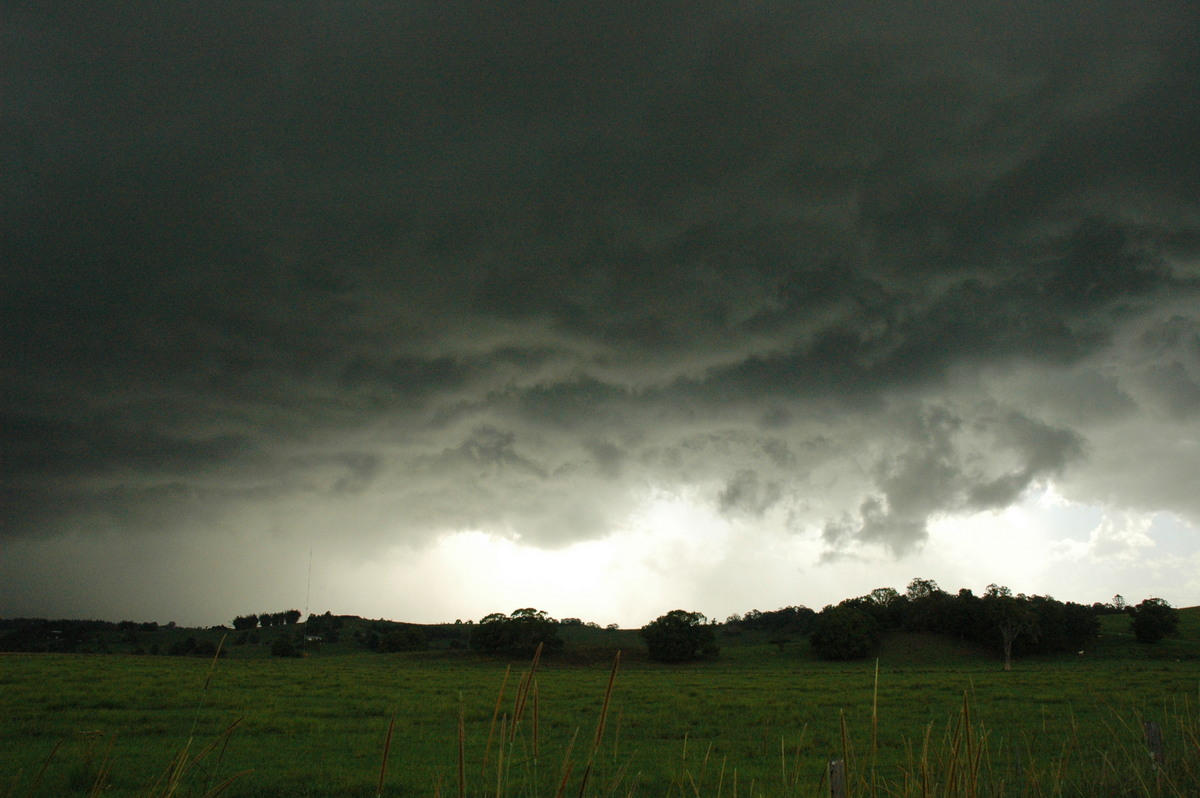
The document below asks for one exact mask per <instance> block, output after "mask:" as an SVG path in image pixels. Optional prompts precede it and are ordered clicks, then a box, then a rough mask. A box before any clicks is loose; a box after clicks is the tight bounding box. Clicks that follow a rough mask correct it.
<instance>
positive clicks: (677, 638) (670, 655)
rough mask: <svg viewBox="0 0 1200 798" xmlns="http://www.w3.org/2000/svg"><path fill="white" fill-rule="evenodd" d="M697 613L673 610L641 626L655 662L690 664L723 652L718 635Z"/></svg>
mask: <svg viewBox="0 0 1200 798" xmlns="http://www.w3.org/2000/svg"><path fill="white" fill-rule="evenodd" d="M706 621H707V619H706V618H705V617H704V616H703V615H702V614H700V613H698V612H687V611H686V610H671V611H670V612H668V613H667V614H666V615H660V616H659V617H658V618H656V619H655V620H653V621H651V622H650V623H648V624H646V625H645V626H643V627H642V630H641V631H642V639H643V640H645V641H646V649H647V650H648V651H649V653H650V657H651V658H652V659H656V660H658V661H660V662H687V661H689V660H694V659H710V658H714V657H716V656H717V655H718V654H719V653H720V649H719V648H718V647H717V636H716V633H715V632H714V630H713V628H712V626H710V625H709V624H708V623H706Z"/></svg>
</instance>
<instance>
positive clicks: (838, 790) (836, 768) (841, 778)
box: [829, 759, 846, 798]
mask: <svg viewBox="0 0 1200 798" xmlns="http://www.w3.org/2000/svg"><path fill="white" fill-rule="evenodd" d="M829 798H846V760H844V759H831V760H829Z"/></svg>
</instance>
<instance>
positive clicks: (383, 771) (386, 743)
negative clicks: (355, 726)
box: [375, 709, 397, 798]
mask: <svg viewBox="0 0 1200 798" xmlns="http://www.w3.org/2000/svg"><path fill="white" fill-rule="evenodd" d="M396 712H397V710H394V709H393V710H392V717H391V720H389V721H388V728H387V735H386V736H385V737H384V738H383V762H382V763H381V764H380V765H379V783H378V784H377V785H376V787H375V798H380V796H382V795H383V779H384V777H385V776H386V775H387V766H388V753H389V752H390V751H391V748H392V731H393V730H394V729H395V728H396Z"/></svg>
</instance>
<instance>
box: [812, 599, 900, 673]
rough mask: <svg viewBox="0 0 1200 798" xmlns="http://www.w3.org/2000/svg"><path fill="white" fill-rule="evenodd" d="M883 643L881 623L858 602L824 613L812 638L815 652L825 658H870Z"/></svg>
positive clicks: (841, 605)
mask: <svg viewBox="0 0 1200 798" xmlns="http://www.w3.org/2000/svg"><path fill="white" fill-rule="evenodd" d="M882 640H883V635H882V632H881V631H880V629H879V623H878V622H877V621H876V620H875V618H873V617H872V616H871V614H870V612H868V611H867V610H865V609H863V607H862V606H861V605H859V604H858V603H856V602H855V600H854V599H851V600H849V601H847V602H844V603H842V604H839V605H838V606H836V607H826V608H825V609H823V610H821V612H820V614H819V615H817V622H816V625H815V626H814V628H813V632H812V635H810V636H809V642H810V643H811V644H812V649H813V652H815V653H816V655H817V656H818V657H820V658H821V659H862V658H864V657H869V656H870V655H871V654H874V653H876V652H877V651H878V650H879V645H880V643H881V642H882Z"/></svg>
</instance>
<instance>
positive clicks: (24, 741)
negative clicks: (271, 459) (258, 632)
mask: <svg viewBox="0 0 1200 798" xmlns="http://www.w3.org/2000/svg"><path fill="white" fill-rule="evenodd" d="M1118 620H1119V619H1118ZM1194 620H1195V619H1192V618H1189V621H1188V623H1189V625H1190V624H1191V623H1192V622H1193V621H1194ZM1110 626H1111V628H1106V635H1105V638H1104V639H1103V645H1102V646H1099V647H1098V648H1097V651H1096V652H1092V653H1089V655H1087V656H1084V657H1079V658H1077V659H1072V660H1069V661H1064V660H1058V661H1029V662H1020V663H1018V665H1017V668H1016V670H1014V671H1012V672H1010V673H1005V672H1003V671H1001V670H1000V669H999V663H997V662H995V661H994V660H991V659H989V658H986V657H982V656H980V655H979V653H978V652H975V651H972V650H970V649H963V648H960V647H958V646H956V645H955V644H953V643H949V642H946V641H943V640H936V639H927V638H922V637H920V636H898V637H896V638H893V639H892V640H891V641H889V643H888V646H887V647H886V648H885V650H884V652H883V653H882V655H881V657H880V661H879V673H878V688H877V693H876V670H875V669H876V664H875V662H874V661H871V662H869V663H854V664H831V663H821V662H817V661H815V660H813V659H811V658H810V657H809V656H807V653H806V652H805V651H804V649H803V644H802V643H793V644H789V646H790V648H786V649H785V651H784V652H783V653H780V652H779V651H777V650H776V648H775V647H774V646H771V645H768V644H766V643H765V642H762V641H756V640H753V639H743V640H738V641H729V642H725V650H724V651H723V655H722V658H721V659H720V660H718V661H716V662H709V663H703V664H698V665H689V666H676V667H666V666H662V665H654V664H649V663H645V662H639V661H637V657H636V656H633V657H629V658H627V661H626V662H625V663H624V664H623V665H622V668H621V669H620V671H619V673H618V675H617V677H616V680H615V687H614V690H613V694H612V702H611V706H610V711H609V714H608V716H607V728H606V730H605V735H604V738H603V743H602V745H601V747H600V749H599V752H598V754H597V756H596V757H595V761H594V763H593V768H592V771H591V773H590V776H589V778H590V782H589V783H590V785H591V787H592V788H594V789H591V790H589V794H595V795H602V794H609V793H608V789H609V788H610V787H613V786H614V785H615V789H613V790H612V793H611V794H616V795H628V794H631V793H632V794H636V795H643V796H660V795H705V796H709V795H712V796H715V795H735V794H739V795H749V794H754V795H759V794H762V795H822V794H828V787H827V786H826V785H825V784H824V782H823V779H824V774H825V768H826V763H827V762H828V760H829V759H830V758H834V757H841V756H843V755H844V753H845V752H846V750H847V749H846V746H847V742H846V741H848V746H849V753H850V770H851V776H852V786H857V787H858V788H859V790H858V792H852V793H851V794H870V792H871V790H870V785H871V784H872V774H874V784H875V790H874V793H875V794H878V795H891V794H902V795H922V794H963V795H967V794H975V793H974V792H972V791H969V790H957V791H956V790H952V789H950V788H948V787H945V784H943V789H940V790H938V791H936V792H933V791H929V792H924V791H922V790H921V788H920V771H921V768H922V764H924V765H926V766H927V767H928V768H929V769H930V770H932V771H935V772H937V771H939V768H940V770H941V772H942V775H941V776H939V777H937V778H939V779H941V780H942V781H943V782H945V780H946V778H947V776H946V774H945V772H944V771H945V770H946V769H947V767H958V768H960V770H961V769H962V768H964V767H966V766H970V767H971V768H977V769H978V770H979V771H980V772H981V774H982V775H981V778H980V779H979V780H978V784H979V790H978V792H979V794H990V795H1022V794H1025V795H1038V794H1042V795H1054V794H1067V795H1072V794H1074V795H1126V794H1127V795H1156V794H1162V795H1179V794H1182V795H1200V781H1198V780H1197V779H1198V777H1200V774H1197V773H1196V772H1195V771H1191V772H1188V771H1187V770H1186V768H1189V767H1192V768H1194V767H1195V763H1196V760H1197V759H1200V746H1198V745H1197V738H1196V734H1197V728H1198V725H1200V724H1198V719H1197V714H1200V713H1197V699H1198V698H1200V695H1198V690H1200V670H1198V669H1197V667H1196V660H1194V659H1190V660H1189V659H1186V658H1183V657H1179V658H1178V659H1179V661H1175V660H1176V658H1173V657H1167V656H1163V658H1162V659H1148V658H1147V656H1146V651H1145V650H1144V648H1143V649H1139V648H1133V647H1131V646H1133V645H1134V644H1132V643H1130V642H1129V641H1127V640H1126V639H1124V638H1123V636H1122V635H1123V632H1122V631H1120V627H1117V626H1115V625H1110ZM1191 631H1194V630H1191ZM1192 641H1194V638H1193V637H1192V636H1191V634H1189V633H1185V635H1184V637H1183V638H1181V640H1180V641H1178V642H1176V643H1174V644H1173V645H1175V646H1176V648H1175V649H1170V648H1168V649H1155V652H1157V653H1160V654H1161V653H1162V652H1166V653H1177V654H1178V653H1184V654H1186V653H1188V652H1189V651H1191V648H1190V647H1189V646H1191V645H1192ZM1179 647H1182V648H1179ZM631 653H633V652H631ZM579 659H580V660H585V659H587V658H579ZM606 659H607V658H606V657H602V656H596V657H594V658H592V661H591V662H589V663H587V664H573V663H568V662H563V661H559V662H543V663H542V664H541V666H540V668H539V670H538V672H537V674H536V680H535V681H536V691H535V692H531V693H530V696H529V700H528V702H527V704H526V709H525V713H524V716H523V719H522V722H521V725H520V727H519V730H518V733H517V735H516V736H515V738H514V741H513V742H512V744H511V745H508V744H501V743H500V742H499V738H500V736H501V735H500V734H499V733H497V734H496V735H495V738H494V739H493V742H492V744H491V746H490V747H489V746H488V737H489V729H490V728H491V726H492V719H493V713H494V710H495V708H496V706H497V696H498V694H499V693H500V691H501V686H502V684H506V686H505V688H504V697H503V701H501V702H500V704H499V706H500V713H501V714H502V715H504V716H510V714H511V713H512V711H513V707H514V696H515V694H516V693H517V688H518V682H519V677H520V675H521V673H522V672H523V671H524V670H525V669H526V668H527V667H528V663H525V662H520V663H513V667H512V672H511V675H509V676H508V678H507V682H506V681H505V672H506V663H504V662H501V661H497V660H486V659H479V658H477V657H474V656H471V655H470V654H467V653H464V652H436V653H423V654H408V655H371V654H361V655H338V656H321V655H318V656H315V657H311V658H307V659H302V660H274V659H261V658H247V659H237V658H234V657H231V658H229V659H224V660H221V661H220V662H218V663H216V664H215V666H214V665H213V663H212V662H211V661H205V660H201V659H192V658H165V657H136V656H125V655H110V656H98V655H57V654H30V655H25V654H8V655H3V656H0V796H5V795H11V796H32V795H39V796H41V795H44V796H62V795H86V794H88V793H89V790H90V789H91V788H92V786H93V785H94V784H95V783H96V782H97V777H98V776H100V775H105V776H106V778H105V779H104V780H105V781H106V782H107V783H108V785H109V786H108V789H106V790H104V792H103V794H104V795H111V796H128V795H143V794H147V787H148V785H150V784H151V783H152V782H154V781H155V779H156V778H159V777H161V776H162V774H163V773H164V771H165V770H166V769H167V767H168V765H169V763H170V762H171V761H172V758H173V757H174V756H175V754H176V752H177V751H178V750H179V749H180V748H181V747H183V746H184V745H185V744H187V743H188V741H189V739H190V740H192V742H191V744H190V747H189V752H190V753H191V754H193V755H194V754H196V753H198V752H199V751H200V749H201V747H202V746H203V745H204V744H206V743H208V742H209V741H213V740H218V741H219V742H221V743H223V742H225V741H224V739H222V738H221V735H222V733H223V732H225V731H226V730H227V729H228V728H229V727H230V725H231V724H233V723H235V722H236V721H239V720H240V723H239V724H238V726H237V728H236V729H234V731H233V732H232V733H231V734H230V735H229V737H228V741H227V743H228V744H227V745H224V746H223V747H222V746H220V745H219V746H218V747H217V749H215V750H213V751H212V752H210V753H209V754H208V755H207V756H205V757H204V758H203V759H202V760H201V761H200V762H199V763H198V764H196V765H195V766H194V767H192V768H190V769H189V770H188V771H187V773H186V775H185V778H184V779H183V780H182V783H181V785H180V787H181V788H180V790H179V792H178V794H182V795H203V794H204V793H205V791H206V789H207V788H209V787H211V786H214V785H217V784H219V783H221V781H222V780H223V779H225V778H228V777H229V776H233V775H235V774H238V773H241V772H243V771H252V772H249V773H246V774H245V775H242V776H240V777H239V778H238V779H237V780H236V781H235V782H234V783H233V785H232V786H231V787H230V788H229V790H228V791H227V792H225V793H224V794H226V795H237V796H373V795H376V790H377V783H378V780H379V775H380V766H381V764H382V762H383V761H384V759H383V751H384V745H385V737H386V735H387V732H388V728H389V721H390V719H391V717H392V713H393V712H395V723H394V726H393V727H392V734H391V739H390V744H389V746H388V750H389V755H388V759H387V773H386V777H385V779H384V792H383V794H385V795H396V796H399V795H433V794H435V793H439V792H440V794H441V795H457V794H458V775H457V774H458V766H459V754H458V740H459V732H458V728H459V716H460V711H461V713H462V721H463V730H464V738H463V739H464V755H463V758H462V761H463V763H464V771H465V777H466V780H467V786H468V792H469V793H470V794H472V795H482V794H485V793H486V794H491V795H495V794H497V772H498V771H497V767H496V766H497V764H498V760H500V757H501V756H503V757H504V760H503V761H500V762H499V764H501V772H504V773H506V774H507V779H508V781H507V783H506V784H505V785H504V786H503V787H502V789H501V790H500V792H501V793H502V794H504V795H510V796H514V795H533V794H537V795H554V794H555V791H556V788H557V786H558V785H559V783H560V782H561V774H562V763H563V762H564V760H569V761H570V762H572V767H573V772H572V774H571V777H570V779H569V785H570V788H569V789H568V791H567V794H571V795H575V794H578V789H579V787H578V784H579V780H580V777H581V775H582V773H583V771H584V770H585V768H586V763H587V759H588V753H589V747H590V744H591V741H592V739H593V735H594V732H595V728H596V725H597V721H598V720H599V718H600V709H601V706H602V704H603V699H604V695H605V689H606V686H607V684H608V678H609V664H610V663H609V662H608V661H606ZM964 696H965V698H966V706H967V707H968V711H969V725H970V727H971V729H972V730H973V731H972V734H971V736H970V738H969V739H970V742H969V744H968V742H967V737H966V736H965V735H964V734H963V733H962V732H961V731H960V732H959V733H958V737H957V740H958V742H957V744H956V743H955V742H954V740H955V730H956V729H961V728H962V726H961V725H960V723H961V719H962V718H961V715H962V709H963V706H964ZM873 709H874V710H875V711H877V726H876V727H875V728H876V738H875V739H876V741H877V744H876V745H875V746H874V752H873V746H872V739H873V735H872V728H873V723H872V716H873ZM1142 720H1153V721H1155V722H1157V723H1159V724H1160V725H1161V726H1162V728H1163V730H1164V738H1165V740H1166V745H1167V750H1166V756H1167V765H1168V776H1169V777H1170V778H1169V780H1167V781H1165V782H1164V781H1163V780H1161V779H1158V780H1156V779H1155V776H1154V774H1153V771H1152V770H1151V767H1150V760H1149V756H1148V754H1147V752H1146V749H1145V745H1144V743H1143V741H1142V735H1141V729H1142V727H1141V722H1142ZM535 721H536V723H535ZM843 724H844V725H843ZM535 725H536V729H535ZM535 731H536V740H537V749H538V750H537V754H538V756H537V757H536V760H535V758H534V756H533V753H534V751H533V747H534V736H535ZM926 735H928V736H929V744H928V745H929V748H928V753H926V754H922V746H923V741H924V740H925V738H926ZM1188 735H1191V736H1190V737H1189V736H1188ZM572 740H574V744H573V746H571V743H572ZM568 746H571V750H570V753H568V750H567V749H568ZM485 751H486V758H487V760H488V764H487V766H486V767H484V760H485ZM968 752H970V758H967V756H966V755H967V753H968ZM975 752H983V753H982V754H977V753H975ZM47 762H48V764H47ZM872 764H874V767H872ZM906 771H907V772H908V773H909V784H908V786H905V783H904V778H905V776H904V774H905V772H906ZM165 792H166V790H161V791H160V792H159V793H158V794H162V793H165Z"/></svg>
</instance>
